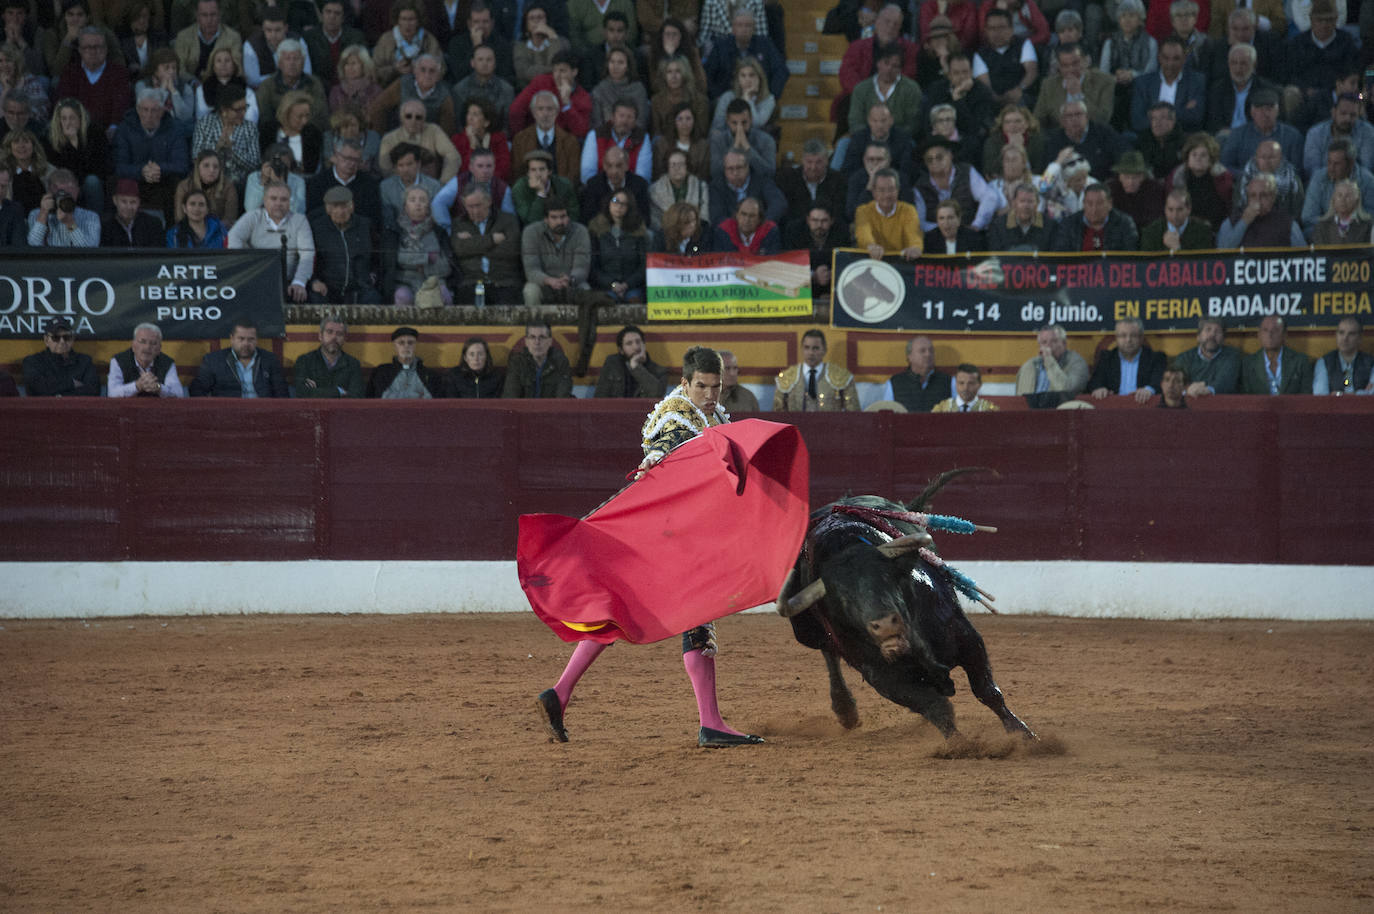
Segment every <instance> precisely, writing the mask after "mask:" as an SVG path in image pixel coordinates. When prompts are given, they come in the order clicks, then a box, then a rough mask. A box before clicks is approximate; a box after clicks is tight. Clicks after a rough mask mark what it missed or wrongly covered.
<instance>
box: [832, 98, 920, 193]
mask: <svg viewBox="0 0 1374 914" xmlns="http://www.w3.org/2000/svg"><path fill="white" fill-rule="evenodd" d="M874 143H881V144H883V145H884V146H886V147H887V150H888V153H889V154H890V156H891V159H890V161H891V163H892V166H891V167H893V168H895V169H897V172H898V173H899V174H900V175H901V176H902V179H903V180H906V181H909V180H911V176H912V175H911V169H912V167H913V164H914V163H915V161H916V141H915V140H913V139H912V138H911V133H910V132H908V131H906V130H903V129H902V128H901V127H897V126H895V123H894V121H893V119H892V111H891V109H889V108H888V107H887V105H883V104H877V105H874V106H873V107H872V108H869V109H868V126H867V127H864V128H862V129H861V130H856V131H854V132H853V133H851V134H850V135H849V148H848V149H847V150H845V154H844V164H843V165H841V166H840V170H841V171H842V172H844V173H845V174H847V175H849V174H853V173H854V172H855V171H857V170H858V169H859V168H860V167H861V166H862V165H863V157H864V150H865V149H867V148H868V147H869V146H871V145H872V144H874Z"/></svg>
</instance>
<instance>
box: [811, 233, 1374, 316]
mask: <svg viewBox="0 0 1374 914" xmlns="http://www.w3.org/2000/svg"><path fill="white" fill-rule="evenodd" d="M1371 262H1374V248H1372V247H1369V246H1360V247H1351V248H1320V249H1310V250H1309V249H1301V248H1293V249H1281V250H1275V249H1266V250H1263V251H1212V252H1207V253H1188V254H1178V255H1175V256H1173V257H1168V256H1161V255H1159V254H1108V255H1101V254H1043V253H1042V254H1020V253H1015V254H1008V253H999V254H971V255H963V254H952V255H938V256H923V257H921V258H920V259H919V260H916V261H905V260H903V259H902V258H900V257H888V258H885V259H884V260H873V259H871V258H869V256H868V255H867V254H866V253H865V252H863V251H854V250H842V251H836V252H835V259H834V269H833V271H832V273H833V275H834V276H835V277H836V281H835V283H834V287H833V291H832V293H831V310H830V313H831V322H832V323H833V324H834V325H835V326H837V327H852V328H857V329H864V330H894V331H898V330H900V331H910V330H983V331H996V332H1000V333H1008V332H1011V333H1021V332H1025V333H1030V332H1033V331H1034V330H1035V329H1036V328H1037V327H1039V326H1041V325H1043V324H1047V323H1055V324H1059V325H1061V326H1062V327H1064V329H1066V330H1070V331H1075V330H1081V331H1089V330H1104V329H1110V328H1111V326H1112V325H1113V324H1114V323H1115V322H1116V321H1117V320H1119V319H1121V318H1125V317H1138V318H1140V319H1141V321H1143V322H1144V324H1145V330H1146V331H1147V332H1150V331H1159V330H1183V329H1193V328H1196V327H1197V322H1198V319H1199V318H1201V317H1204V316H1211V317H1219V318H1221V319H1222V320H1223V321H1225V322H1226V323H1227V324H1228V325H1232V326H1256V325H1257V324H1258V323H1259V320H1260V318H1261V317H1264V316H1265V315H1268V314H1278V315H1280V316H1282V317H1283V318H1284V320H1285V322H1286V323H1287V324H1288V326H1290V327H1334V326H1335V325H1336V324H1337V323H1339V322H1340V319H1341V318H1343V317H1358V318H1360V319H1361V320H1362V321H1368V320H1369V317H1370V295H1371V282H1370V279H1371Z"/></svg>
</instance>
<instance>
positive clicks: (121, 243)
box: [100, 178, 167, 248]
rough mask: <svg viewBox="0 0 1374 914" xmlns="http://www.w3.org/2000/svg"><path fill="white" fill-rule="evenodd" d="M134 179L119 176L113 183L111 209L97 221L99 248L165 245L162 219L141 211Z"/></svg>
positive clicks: (165, 237)
mask: <svg viewBox="0 0 1374 914" xmlns="http://www.w3.org/2000/svg"><path fill="white" fill-rule="evenodd" d="M142 206H143V201H142V200H140V199H139V196H138V182H137V181H135V180H134V179H133V178H120V179H119V183H118V184H117V185H116V186H115V192H114V212H113V213H111V214H110V215H108V216H106V217H105V218H104V219H103V220H102V221H101V223H100V246H101V247H102V248H160V247H166V244H167V234H166V230H165V229H164V228H163V227H162V221H161V220H159V219H157V218H156V217H154V216H150V215H148V214H147V213H145V212H143V210H142V208H141V207H142Z"/></svg>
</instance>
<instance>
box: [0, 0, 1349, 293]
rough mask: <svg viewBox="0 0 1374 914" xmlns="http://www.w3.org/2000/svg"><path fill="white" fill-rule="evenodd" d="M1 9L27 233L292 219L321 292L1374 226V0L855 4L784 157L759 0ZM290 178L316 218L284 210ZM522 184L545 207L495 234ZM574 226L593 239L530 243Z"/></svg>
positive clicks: (1264, 237)
mask: <svg viewBox="0 0 1374 914" xmlns="http://www.w3.org/2000/svg"><path fill="white" fill-rule="evenodd" d="M3 10H4V36H3V37H4V40H3V41H0V96H3V98H0V102H3V120H0V246H26V245H29V246H88V247H95V246H110V247H115V246H117V247H131V246H132V247H146V246H154V245H166V246H177V247H218V246H229V247H240V246H257V245H258V243H262V242H264V239H265V235H267V234H271V235H273V236H275V235H279V234H280V232H282V231H283V230H286V231H287V234H289V236H290V239H291V241H290V252H291V253H290V257H291V264H293V268H291V269H290V271H289V296H290V298H293V300H294V301H317V302H333V304H352V302H374V301H385V302H397V304H409V302H414V301H415V300H416V296H418V293H419V291H420V287H427V289H430V290H431V291H433V293H434V294H433V296H430V297H429V300H437V301H440V302H448V301H453V296H455V294H458V296H459V297H460V300H464V301H466V300H469V297H470V296H471V294H473V293H474V291H475V286H477V285H478V280H481V282H482V285H484V287H485V290H486V294H485V301H488V302H502V304H515V302H518V301H521V300H523V301H526V302H530V301H572V300H574V298H581V300H585V301H642V300H643V297H644V274H643V268H642V258H638V256H639V254H640V253H643V252H651V250H658V252H673V253H679V254H686V256H694V254H698V253H708V252H713V250H741V252H749V253H756V254H769V253H774V252H776V250H780V249H783V247H790V249H801V247H805V249H809V250H811V253H812V257H813V263H815V275H813V280H815V282H813V291H815V293H816V294H824V293H826V291H827V285H829V275H827V274H829V257H827V253H829V250H830V249H833V247H834V246H835V245H857V246H860V247H867V249H868V250H870V252H871V253H872V254H874V256H886V254H899V253H900V254H903V256H907V257H916V256H921V254H922V253H960V252H965V250H973V249H984V250H989V249H991V250H1022V249H1031V250H1073V252H1081V250H1151V252H1161V253H1162V252H1171V250H1180V249H1183V250H1186V249H1197V247H1208V246H1221V247H1231V246H1242V245H1249V246H1256V245H1270V246H1274V245H1278V246H1283V245H1305V243H1309V242H1315V243H1358V242H1369V241H1370V232H1371V219H1370V209H1371V208H1374V173H1371V170H1370V169H1371V168H1374V128H1371V126H1370V124H1369V120H1367V115H1369V110H1367V107H1369V102H1370V99H1369V98H1367V95H1369V91H1367V89H1369V87H1366V85H1363V84H1362V73H1363V71H1364V69H1366V66H1367V65H1369V63H1370V62H1371V59H1374V54H1371V49H1374V40H1370V38H1371V36H1370V32H1371V30H1374V4H1363V7H1362V4H1351V3H1345V0H1340V1H1337V0H1286V1H1285V3H1282V4H1279V3H1278V0H1265V1H1264V3H1260V4H1243V5H1238V4H1231V3H1224V4H1223V3H1217V5H1215V7H1213V4H1212V3H1210V1H1209V0H1156V1H1153V3H1150V4H1149V8H1146V5H1145V4H1143V3H1140V0H1118V1H1116V3H1106V4H1099V3H1054V1H1052V0H1048V1H1047V3H1046V11H1041V8H1040V7H1037V5H1036V0H985V1H984V3H974V0H923V1H922V0H916V1H914V3H908V4H896V3H892V4H882V3H881V0H842V3H840V4H838V5H837V7H835V8H834V10H831V11H830V14H829V16H827V18H826V25H824V29H826V32H831V33H840V34H845V36H846V37H849V38H851V45H849V48H848V51H846V52H845V55H844V59H842V62H841V66H840V82H841V87H842V91H841V93H840V96H838V98H837V99H835V100H834V104H833V109H831V115H833V120H834V121H835V139H837V142H835V144H834V148H831V146H830V144H827V143H823V142H819V140H812V142H809V143H808V144H807V146H805V148H804V150H802V151H801V155H800V157H798V158H800V161H791V158H790V157H789V158H787V159H786V161H782V162H780V161H779V155H778V146H776V139H778V135H779V113H780V107H782V106H780V96H782V92H783V87H785V84H786V82H787V80H789V70H787V62H786V52H785V43H783V37H782V29H783V10H782V7H780V5H779V4H772V3H769V4H764V3H761V0H747V1H739V3H728V1H727V0H705V3H698V1H697V0H675V1H673V3H669V4H655V3H651V1H649V0H633V1H632V0H607V1H606V3H596V1H595V0H530V1H528V3H519V4H511V3H508V1H506V0H470V1H467V3H462V4H459V3H456V1H455V3H445V1H444V0H394V1H393V3H390V4H371V3H370V4H364V3H361V1H360V0H320V1H311V0H291V1H287V0H166V1H165V0H142V1H135V3H128V4H111V3H98V1H95V0H4V3H3ZM517 11H518V12H517ZM1046 12H1050V14H1051V15H1052V16H1054V18H1052V27H1051V21H1050V19H1048V18H1047V15H1046ZM517 15H518V19H519V21H517ZM273 184H283V186H284V188H286V191H287V197H289V206H287V212H289V213H290V216H286V214H282V213H280V212H278V214H269V206H268V199H269V198H275V197H276V195H275V194H269V190H271V188H272V186H273ZM339 190H342V191H343V192H346V194H348V198H345V194H343V192H337V191H339ZM474 190H480V191H482V192H485V195H486V199H488V209H489V213H488V216H489V219H486V220H478V221H473V220H471V219H470V216H471V213H470V206H469V201H471V199H473V197H471V195H470V194H471V192H473V191H474ZM194 191H202V194H203V205H202V203H201V202H199V199H196V198H194V197H192V194H194ZM330 191H335V192H334V202H333V203H328V202H327V201H326V199H324V198H326V195H327V194H328V192H330ZM188 197H192V206H191V210H190V212H188V209H187V206H185V202H187V198H188ZM621 199H627V201H628V202H629V203H631V206H629V210H628V212H629V213H631V214H635V216H638V219H636V217H627V216H624V214H621V212H620V205H621V203H620V201H621ZM477 205H480V203H477ZM551 205H558V206H561V208H562V209H561V210H559V212H563V213H566V217H567V220H569V221H570V223H572V224H574V225H581V227H583V228H584V230H587V238H585V239H583V231H578V230H576V228H573V230H569V231H567V232H563V234H559V232H556V231H555V230H554V228H552V227H551V225H548V224H547V213H548V210H550V206H551ZM331 206H333V209H331ZM426 206H427V213H426ZM349 208H350V212H349ZM675 208H676V213H675V214H673V217H672V220H668V216H669V210H673V209H675ZM908 208H910V209H908ZM260 210H261V212H260ZM502 214H507V216H513V217H514V220H515V228H517V231H518V232H519V236H518V238H515V236H514V232H511V231H510V225H508V224H507V225H503V228H502V230H499V231H495V232H492V231H491V230H489V228H488V225H486V223H488V221H491V220H492V219H496V220H499V221H506V220H502V219H500V216H502ZM295 217H300V220H297V219H295ZM246 220H247V221H249V223H251V224H249V225H245V221H246ZM283 220H289V221H290V223H291V224H290V225H289V227H287V225H286V221H283ZM455 227H458V231H455ZM473 228H475V230H478V235H482V236H486V235H488V234H491V235H495V236H496V238H497V239H496V241H492V242H491V243H489V247H491V250H481V252H478V250H474V245H473V243H471V238H473V236H474V234H473V231H471V230H473ZM532 228H533V231H530V230H532ZM464 234H466V235H469V238H462V235H464ZM565 239H566V241H567V242H572V243H574V245H578V246H581V245H583V242H584V241H585V242H587V243H588V245H589V250H588V252H587V254H588V258H589V260H588V263H587V268H585V269H578V268H576V267H574V268H573V269H572V271H570V278H569V280H567V282H569V283H570V285H569V286H567V287H563V286H562V285H561V280H559V282H554V283H550V282H547V280H545V276H544V275H543V274H541V272H540V271H539V269H536V272H534V274H533V275H532V274H530V272H529V267H530V264H532V256H534V260H537V256H539V254H540V252H541V250H543V252H544V253H547V249H550V247H554V249H559V250H561V249H562V245H563V243H565ZM326 252H328V253H327V254H326ZM578 257H580V254H578ZM341 260H342V261H343V263H346V264H348V269H346V271H345V274H346V275H345V280H343V282H338V280H337V279H335V276H334V268H335V267H337V265H338V264H339V263H341ZM573 260H577V257H574V258H573ZM636 263H638V264H640V267H639V268H633V265H635V264H636ZM493 293H495V294H493ZM517 293H519V296H517Z"/></svg>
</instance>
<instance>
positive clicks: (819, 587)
mask: <svg viewBox="0 0 1374 914" xmlns="http://www.w3.org/2000/svg"><path fill="white" fill-rule="evenodd" d="M823 596H825V581H823V580H821V579H820V578H816V580H814V581H812V582H811V583H810V584H807V585H806V586H805V587H803V588H802V589H801V590H799V591H798V592H797V593H796V594H794V595H793V596H792V599H790V600H788V601H787V605H786V606H783V605H781V604H779V606H778V615H780V616H782V617H784V618H787V619H790V618H792V617H793V616H796V615H800V614H801V613H804V612H806V610H808V609H810V608H811V605H812V604H813V603H815V602H816V601H817V600H819V599H820V598H821V597H823Z"/></svg>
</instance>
